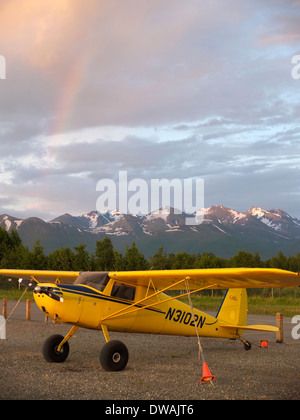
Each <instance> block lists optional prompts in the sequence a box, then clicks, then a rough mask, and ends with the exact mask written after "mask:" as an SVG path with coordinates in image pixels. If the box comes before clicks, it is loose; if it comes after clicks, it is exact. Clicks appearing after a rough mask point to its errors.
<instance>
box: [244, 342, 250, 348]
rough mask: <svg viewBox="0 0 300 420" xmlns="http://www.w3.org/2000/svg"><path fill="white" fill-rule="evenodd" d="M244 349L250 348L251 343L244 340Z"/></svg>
mask: <svg viewBox="0 0 300 420" xmlns="http://www.w3.org/2000/svg"><path fill="white" fill-rule="evenodd" d="M244 349H245V350H251V343H250V342H249V341H245V342H244Z"/></svg>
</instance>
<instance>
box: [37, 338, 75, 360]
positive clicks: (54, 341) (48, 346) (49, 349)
mask: <svg viewBox="0 0 300 420" xmlns="http://www.w3.org/2000/svg"><path fill="white" fill-rule="evenodd" d="M63 339H64V337H63V336H62V335H59V334H55V335H51V336H50V337H48V338H47V340H46V341H45V342H44V344H43V349H42V352H43V356H44V359H45V360H46V362H49V363H62V362H64V361H65V360H66V358H67V357H68V355H69V351H70V347H69V343H68V342H66V343H65V344H64V345H63V346H62V348H61V349H60V351H57V348H58V346H59V344H60V343H61V342H62V341H63Z"/></svg>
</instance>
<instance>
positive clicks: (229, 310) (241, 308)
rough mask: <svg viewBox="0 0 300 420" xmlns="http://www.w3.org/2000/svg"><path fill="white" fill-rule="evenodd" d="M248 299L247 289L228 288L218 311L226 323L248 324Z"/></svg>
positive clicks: (219, 317)
mask: <svg viewBox="0 0 300 420" xmlns="http://www.w3.org/2000/svg"><path fill="white" fill-rule="evenodd" d="M247 313H248V299H247V291H246V289H228V290H227V291H226V293H225V296H224V299H223V302H222V303H221V306H220V308H219V311H218V313H217V318H218V319H219V320H220V321H223V322H224V323H225V324H230V325H246V323H247Z"/></svg>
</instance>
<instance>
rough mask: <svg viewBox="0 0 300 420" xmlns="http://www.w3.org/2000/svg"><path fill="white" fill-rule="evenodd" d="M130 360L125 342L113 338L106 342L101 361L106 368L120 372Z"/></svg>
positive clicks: (101, 353)
mask: <svg viewBox="0 0 300 420" xmlns="http://www.w3.org/2000/svg"><path fill="white" fill-rule="evenodd" d="M127 362H128V350H127V347H126V346H125V344H124V343H122V342H121V341H117V340H112V341H109V342H108V343H106V344H105V345H104V346H103V348H102V350H101V352H100V363H101V366H102V368H103V369H104V370H106V371H110V372H118V371H120V370H123V369H125V367H126V365H127Z"/></svg>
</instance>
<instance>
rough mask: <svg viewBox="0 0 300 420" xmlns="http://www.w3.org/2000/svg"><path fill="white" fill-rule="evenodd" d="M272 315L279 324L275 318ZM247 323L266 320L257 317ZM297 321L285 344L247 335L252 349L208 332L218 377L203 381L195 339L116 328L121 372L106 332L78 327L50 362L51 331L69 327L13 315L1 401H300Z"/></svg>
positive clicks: (1, 351) (2, 353)
mask: <svg viewBox="0 0 300 420" xmlns="http://www.w3.org/2000/svg"><path fill="white" fill-rule="evenodd" d="M41 315H42V314H41ZM42 316H43V315H42ZM251 318H252V319H251ZM270 319H271V320H272V321H273V322H270V323H273V325H274V322H275V321H274V317H270ZM248 322H255V323H259V322H261V320H259V317H255V316H253V315H252V316H249V321H248ZM292 327H293V325H292V324H291V319H289V318H285V342H284V343H283V344H279V343H276V340H275V334H274V333H264V332H259V333H257V332H256V333H250V334H245V335H244V337H245V338H246V339H248V340H250V341H251V342H252V350H250V351H245V350H244V347H243V345H242V343H241V342H240V341H239V340H236V341H229V340H224V339H211V338H202V339H201V343H202V346H203V349H204V356H205V360H206V362H207V364H208V366H209V369H210V371H211V373H212V374H214V375H216V379H215V381H214V382H213V384H200V382H199V381H200V378H201V376H202V364H201V363H200V362H199V361H198V345H197V339H196V338H193V337H175V336H158V335H148V334H124V333H110V336H111V339H118V340H120V341H123V342H124V343H125V344H126V346H127V347H128V349H129V362H128V365H127V367H126V369H125V370H124V371H122V372H106V371H104V370H102V368H101V366H100V363H99V352H100V349H101V347H102V345H103V344H104V343H105V340H104V338H103V335H102V333H101V332H99V331H92V330H85V329H79V330H78V331H77V333H76V335H75V336H74V337H72V338H71V339H70V341H69V343H70V355H69V357H68V359H67V360H66V362H64V363H62V364H52V363H51V364H49V363H47V362H45V361H44V358H43V356H42V353H41V348H42V345H43V342H44V340H45V339H46V338H47V337H48V336H49V335H51V334H62V335H65V334H66V333H67V332H68V331H69V329H70V327H69V326H68V325H64V324H56V325H54V324H53V323H52V322H50V321H48V322H44V321H43V320H33V321H24V320H23V319H18V316H17V317H16V318H13V317H12V318H10V319H9V320H8V322H7V327H6V330H7V331H6V340H0V364H1V375H0V399H1V400H18V399H30V400H59V399H64V400H82V399H83V400H92V399H95V400H110V401H112V400H152V401H155V400H164V401H171V400H178V401H179V400H180V401H193V400H225V399H235V400H237V399H238V400H256V399H258V400H275V399H280V400H285V399H289V400H298V399H299V396H300V346H299V344H300V342H299V340H293V338H292V336H291V329H292ZM260 338H265V339H266V338H267V339H269V340H270V346H269V349H261V348H259V347H258V341H259V339H260Z"/></svg>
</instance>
